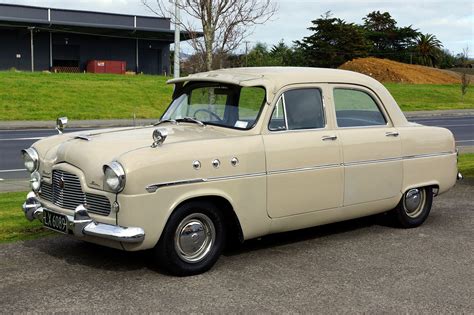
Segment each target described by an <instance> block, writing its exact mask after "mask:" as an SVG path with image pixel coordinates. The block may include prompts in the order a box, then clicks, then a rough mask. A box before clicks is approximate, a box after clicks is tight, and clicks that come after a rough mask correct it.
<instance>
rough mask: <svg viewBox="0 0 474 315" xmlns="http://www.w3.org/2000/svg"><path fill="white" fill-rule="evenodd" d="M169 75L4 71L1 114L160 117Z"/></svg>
mask: <svg viewBox="0 0 474 315" xmlns="http://www.w3.org/2000/svg"><path fill="white" fill-rule="evenodd" d="M167 79H169V78H166V77H163V76H151V75H136V76H133V75H109V74H66V73H61V74H48V73H28V72H21V73H16V72H0V120H56V118H57V117H60V116H68V118H69V119H71V120H80V119H108V118H132V117H133V115H134V114H135V116H136V118H159V117H160V115H161V114H162V112H163V111H164V110H165V109H166V108H167V107H168V105H169V102H170V98H171V93H172V91H173V86H171V85H167V84H165V83H166V80H167Z"/></svg>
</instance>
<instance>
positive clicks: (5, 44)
mask: <svg viewBox="0 0 474 315" xmlns="http://www.w3.org/2000/svg"><path fill="white" fill-rule="evenodd" d="M0 47H1V48H0V69H1V70H7V69H10V68H16V69H18V70H31V55H30V32H29V31H28V30H26V29H25V30H6V29H0Z"/></svg>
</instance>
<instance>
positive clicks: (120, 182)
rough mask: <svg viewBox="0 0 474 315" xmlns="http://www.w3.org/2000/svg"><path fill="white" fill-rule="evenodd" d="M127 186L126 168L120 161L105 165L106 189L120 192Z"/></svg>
mask: <svg viewBox="0 0 474 315" xmlns="http://www.w3.org/2000/svg"><path fill="white" fill-rule="evenodd" d="M124 187H125V170H124V169H123V167H122V165H120V163H118V162H111V163H109V164H107V165H104V189H105V190H107V191H110V192H114V193H119V192H121V191H122V190H123V188H124Z"/></svg>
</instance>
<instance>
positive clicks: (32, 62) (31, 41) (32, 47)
mask: <svg viewBox="0 0 474 315" xmlns="http://www.w3.org/2000/svg"><path fill="white" fill-rule="evenodd" d="M28 29H29V30H30V50H31V53H30V55H31V72H35V47H34V44H33V39H34V37H33V31H34V30H35V28H34V27H28Z"/></svg>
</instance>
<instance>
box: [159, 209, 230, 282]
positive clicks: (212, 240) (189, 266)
mask: <svg viewBox="0 0 474 315" xmlns="http://www.w3.org/2000/svg"><path fill="white" fill-rule="evenodd" d="M225 241H226V231H225V229H224V218H223V217H222V215H221V213H220V212H219V209H218V208H217V207H216V206H215V205H214V204H212V203H210V202H205V201H192V202H188V203H185V204H183V205H181V206H179V207H178V208H177V209H176V210H175V211H174V212H173V214H172V215H171V216H170V218H169V220H168V223H167V224H166V226H165V229H164V230H163V233H162V235H161V238H160V240H159V242H158V244H157V246H156V247H155V249H154V250H155V258H156V260H157V263H158V264H159V265H161V266H162V267H163V268H164V269H166V270H167V271H168V272H170V273H171V274H173V275H177V276H191V275H195V274H199V273H203V272H205V271H207V270H209V269H211V267H212V266H213V265H214V264H215V263H216V261H217V259H218V258H219V256H220V254H221V252H222V249H223V247H224V244H225Z"/></svg>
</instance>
